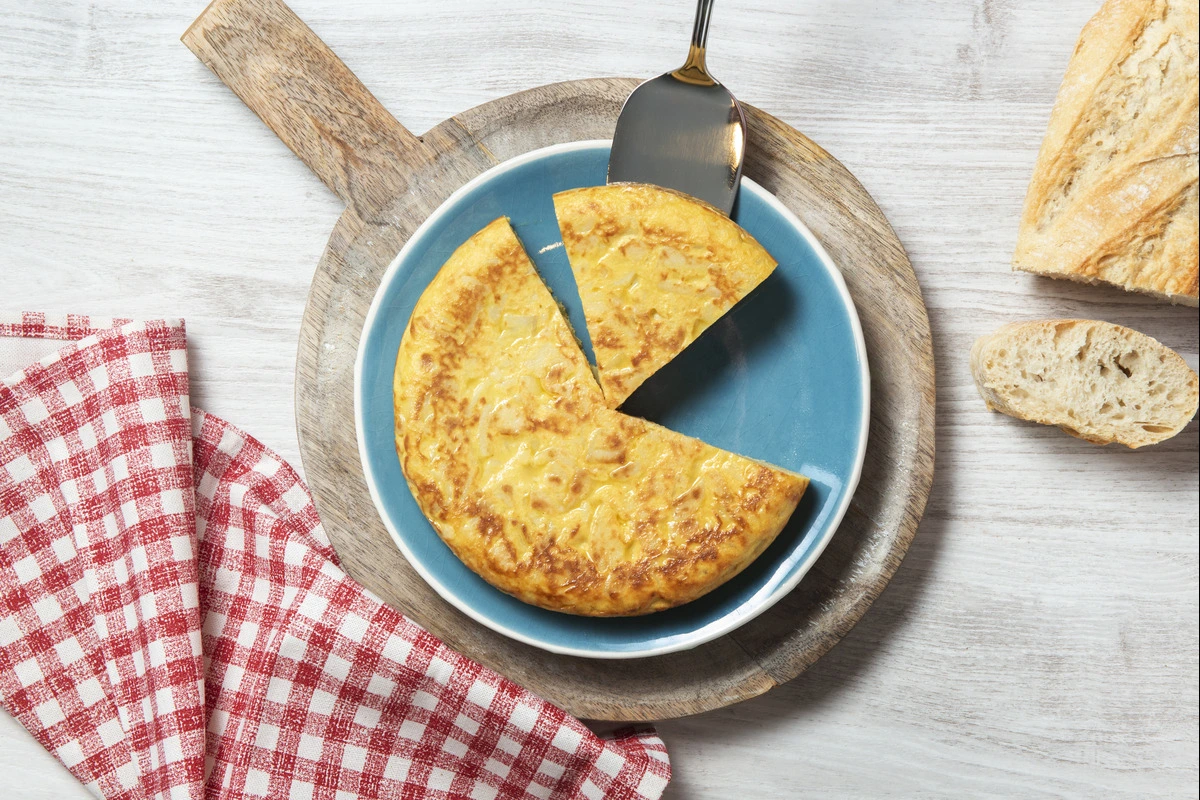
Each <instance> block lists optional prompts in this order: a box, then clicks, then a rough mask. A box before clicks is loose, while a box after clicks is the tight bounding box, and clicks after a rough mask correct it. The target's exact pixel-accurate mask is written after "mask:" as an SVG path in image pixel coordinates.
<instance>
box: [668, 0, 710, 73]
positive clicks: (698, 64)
mask: <svg viewBox="0 0 1200 800" xmlns="http://www.w3.org/2000/svg"><path fill="white" fill-rule="evenodd" d="M712 7H713V0H697V2H696V21H695V22H694V23H693V24H692V44H691V46H690V47H689V48H688V56H687V61H686V62H685V63H684V65H683V66H682V67H680V68H679V69H677V70H675V72H674V75H675V77H676V78H679V79H680V80H683V81H687V82H688V83H694V84H699V85H703V86H711V85H713V84H714V83H716V81H714V80H713V78H712V76H711V75H709V74H708V66H707V65H706V64H705V60H704V55H705V48H706V46H707V42H708V19H709V17H711V16H712Z"/></svg>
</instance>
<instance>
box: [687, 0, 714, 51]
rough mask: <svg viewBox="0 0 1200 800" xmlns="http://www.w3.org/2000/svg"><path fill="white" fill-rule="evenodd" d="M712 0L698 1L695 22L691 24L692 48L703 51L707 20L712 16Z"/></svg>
mask: <svg viewBox="0 0 1200 800" xmlns="http://www.w3.org/2000/svg"><path fill="white" fill-rule="evenodd" d="M712 8H713V0H698V1H697V3H696V21H695V22H694V23H693V24H692V47H694V48H696V49H697V50H700V51H703V50H704V48H705V46H706V43H707V42H708V19H709V17H711V16H712Z"/></svg>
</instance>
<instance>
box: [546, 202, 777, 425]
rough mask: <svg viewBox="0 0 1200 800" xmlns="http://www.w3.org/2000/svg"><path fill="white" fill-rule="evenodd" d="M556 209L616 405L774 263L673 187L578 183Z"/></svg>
mask: <svg viewBox="0 0 1200 800" xmlns="http://www.w3.org/2000/svg"><path fill="white" fill-rule="evenodd" d="M554 210H555V212H556V214H557V215H558V224H559V229H560V230H561V232H562V239H563V245H564V247H565V248H566V251H567V257H568V258H569V259H570V262H571V271H572V272H574V273H575V283H576V284H577V285H578V287H579V299H580V300H582V301H583V313H584V316H585V318H586V319H587V328H588V334H589V335H590V336H591V339H592V349H593V350H594V351H595V354H596V367H597V372H598V373H599V376H600V385H601V387H603V389H604V396H605V397H606V398H607V400H608V405H609V406H610V407H612V408H616V407H618V406H620V405H621V404H622V403H623V402H625V399H626V398H628V397H629V395H631V394H633V391H634V390H635V389H637V387H639V386H641V385H642V383H643V382H644V381H645V380H646V379H647V378H649V377H650V376H651V375H653V374H654V373H655V372H657V371H658V369H659V368H660V367H662V366H663V365H664V364H666V363H667V362H668V361H670V360H671V359H673V358H674V357H675V356H677V355H678V354H679V353H680V352H681V351H682V350H683V349H684V348H685V347H687V346H688V345H689V344H691V343H692V342H693V341H695V339H696V337H698V336H699V335H700V334H701V333H703V332H704V331H705V330H706V329H707V328H708V327H709V326H710V325H712V324H713V323H714V322H716V321H717V320H718V319H719V318H720V317H721V315H723V314H724V313H725V312H726V311H728V310H729V309H730V308H732V307H733V306H734V305H735V304H736V303H737V302H738V301H739V300H741V299H742V298H743V297H745V296H746V295H747V294H749V293H750V291H751V290H752V289H754V287H756V286H758V285H759V284H760V283H762V281H763V280H764V279H765V278H766V277H767V276H768V275H770V274H771V272H772V271H773V270H774V269H775V266H776V263H775V259H773V258H771V255H770V253H768V252H767V251H766V250H765V249H764V248H763V246H762V245H760V244H759V243H758V242H757V241H755V239H754V237H752V236H751V235H750V234H749V233H747V232H746V231H745V230H743V229H742V228H741V227H740V226H739V225H738V224H737V223H735V222H734V221H733V220H731V219H729V217H727V216H725V215H724V214H722V213H721V212H720V211H718V210H717V209H715V208H713V207H712V206H710V205H708V204H707V203H704V202H702V201H700V200H697V199H695V198H693V197H689V196H687V195H685V194H681V193H680V192H676V191H673V190H671V189H663V188H661V187H658V186H650V185H648V184H636V183H617V184H609V185H607V186H591V187H587V188H583V189H572V190H570V191H566V192H560V193H558V194H556V195H554Z"/></svg>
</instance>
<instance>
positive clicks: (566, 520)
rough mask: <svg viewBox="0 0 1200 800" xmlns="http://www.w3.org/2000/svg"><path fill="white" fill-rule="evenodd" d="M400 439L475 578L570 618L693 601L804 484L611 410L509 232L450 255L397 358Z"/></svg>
mask: <svg viewBox="0 0 1200 800" xmlns="http://www.w3.org/2000/svg"><path fill="white" fill-rule="evenodd" d="M394 398H395V408H396V448H397V452H398V454H399V457H400V461H401V466H402V468H403V471H404V475H405V478H406V479H407V480H408V483H409V486H410V488H411V489H412V492H413V496H414V497H415V498H416V499H417V503H418V504H419V505H420V507H421V510H422V511H423V512H424V513H425V515H426V516H427V517H428V518H429V520H430V521H431V522H432V523H433V526H434V528H435V529H436V530H437V532H438V534H439V535H440V536H441V538H442V539H443V541H445V542H446V544H447V545H448V546H449V547H450V549H451V550H453V551H454V553H455V554H456V555H457V556H458V557H459V558H460V559H462V561H463V562H464V563H465V564H466V565H467V566H468V567H470V568H471V569H472V570H473V571H475V572H476V573H478V574H479V575H481V576H482V577H484V578H485V579H486V580H487V581H488V582H490V583H491V584H492V585H494V586H496V587H497V588H499V589H501V590H503V591H505V592H508V593H509V594H512V595H514V596H516V597H518V598H520V599H521V600H524V601H525V602H528V603H532V604H535V605H538V606H542V607H544V608H550V609H554V610H558V611H565V612H569V613H574V614H585V615H594V616H615V615H633V614H645V613H650V612H652V611H658V610H661V609H664V608H669V607H671V606H675V605H679V604H680V603H686V602H688V601H689V600H693V599H695V598H696V597H699V596H700V595H702V594H704V593H706V592H708V591H710V590H712V589H713V588H715V587H716V586H719V585H720V584H721V583H724V582H725V581H727V580H728V579H729V578H731V577H733V576H734V575H736V574H737V573H738V572H740V571H741V570H742V569H743V568H744V567H745V566H746V565H747V564H749V563H750V562H751V561H753V560H754V558H755V557H757V556H758V554H759V553H761V552H762V550H764V549H765V548H766V547H767V545H769V544H770V543H771V542H772V541H773V540H774V539H775V537H776V536H777V535H778V533H779V531H780V530H781V529H782V528H783V526H784V524H785V523H786V522H787V520H788V518H789V517H790V516H791V513H792V511H793V510H794V509H795V507H796V504H797V503H798V502H799V500H800V497H801V495H802V494H803V492H804V489H805V487H806V486H807V484H808V480H807V479H806V478H803V477H801V476H798V475H794V474H792V473H789V472H786V471H784V470H780V469H776V468H774V467H770V466H767V465H764V464H759V463H757V462H754V461H751V460H750V459H746V458H743V457H741V456H737V455H734V454H732V453H727V452H724V451H721V450H718V449H716V448H714V447H710V446H709V445H706V444H704V443H703V442H700V441H697V440H696V439H691V438H689V437H686V436H682V435H680V434H677V433H673V432H671V431H668V430H666V429H664V428H661V427H659V426H657V425H654V424H652V423H649V422H646V421H644V420H641V419H637V418H634V417H629V416H625V415H624V414H620V413H618V412H616V411H613V410H611V409H609V408H608V407H607V406H606V404H605V401H604V397H603V396H602V394H601V392H600V389H599V387H598V386H597V385H596V382H595V380H594V378H593V377H592V374H591V370H590V368H589V366H588V363H587V361H586V359H585V358H584V357H583V354H582V352H580V350H579V347H578V345H577V344H576V342H575V340H574V338H573V336H572V334H571V331H570V329H569V328H568V326H567V324H566V321H565V320H564V319H563V317H562V314H561V312H560V311H559V309H558V307H557V305H556V304H555V303H554V299H553V298H552V297H551V295H550V293H549V291H548V290H547V289H546V287H545V285H544V284H543V283H542V281H541V279H540V278H539V277H538V275H537V273H536V271H535V270H534V268H533V265H532V263H530V261H529V258H528V257H527V256H526V255H525V252H524V250H523V249H522V248H521V246H520V243H519V242H518V241H517V239H516V236H515V235H514V234H513V232H512V229H511V228H510V227H509V225H508V223H507V221H506V220H504V219H500V220H496V221H495V222H493V223H492V224H491V225H489V226H487V227H486V228H484V229H483V230H482V231H480V232H479V233H478V234H476V235H475V236H474V237H472V238H471V239H470V240H469V241H468V242H467V243H466V244H464V245H463V246H462V247H461V248H459V250H457V251H456V252H455V253H454V255H453V256H451V258H450V259H449V260H448V261H447V262H446V264H445V266H443V267H442V269H441V271H440V272H439V273H438V275H437V276H436V277H435V278H434V280H433V281H432V282H431V283H430V285H429V287H428V288H427V289H426V290H425V293H424V294H423V295H422V296H421V298H420V300H419V301H418V303H417V306H416V308H415V309H414V311H413V316H412V319H411V321H410V322H409V325H408V327H407V329H406V331H405V335H404V338H403V341H402V343H401V345H400V351H399V353H398V355H397V361H396V377H395V385H394Z"/></svg>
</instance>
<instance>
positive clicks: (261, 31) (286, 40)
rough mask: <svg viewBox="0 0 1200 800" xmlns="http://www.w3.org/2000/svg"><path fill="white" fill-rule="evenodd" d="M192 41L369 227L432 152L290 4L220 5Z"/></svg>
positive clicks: (236, 0)
mask: <svg viewBox="0 0 1200 800" xmlns="http://www.w3.org/2000/svg"><path fill="white" fill-rule="evenodd" d="M182 40H183V43H184V44H186V45H187V46H188V49H190V50H191V51H192V52H193V53H195V54H196V56H197V57H198V58H199V59H200V60H201V61H203V62H204V63H205V64H206V65H207V66H208V67H209V69H211V70H212V71H213V72H215V73H216V75H217V77H218V78H220V79H221V81H222V82H223V83H225V85H226V86H228V87H229V88H230V89H232V90H233V91H234V93H235V94H237V96H238V97H240V98H241V99H242V101H243V102H244V103H245V104H246V105H247V106H249V107H250V110H252V111H253V112H254V113H255V114H257V115H258V116H259V117H260V118H261V119H262V121H263V122H265V123H266V124H267V126H268V127H269V128H270V129H271V130H273V131H275V133H276V134H277V135H278V136H279V138H280V139H282V140H283V142H284V144H286V145H287V146H288V147H290V148H291V149H292V152H294V153H295V154H296V155H298V156H299V157H300V159H301V160H302V161H303V162H304V163H305V164H307V165H308V167H309V169H311V170H312V171H313V172H314V173H316V175H317V177H319V178H320V179H321V180H322V181H323V182H324V183H325V185H326V186H328V187H329V188H330V189H332V190H333V191H334V193H336V194H337V195H338V196H339V197H341V198H342V200H343V201H345V203H346V205H348V206H350V207H352V208H353V209H354V210H355V211H356V212H357V213H358V216H359V217H360V218H362V219H364V220H370V219H374V218H376V217H377V216H378V215H379V212H380V211H381V210H382V208H383V206H384V204H385V203H387V202H388V201H389V200H390V199H391V198H394V197H395V196H396V195H397V194H399V193H400V192H401V191H402V190H403V187H404V185H405V173H406V172H407V170H406V168H405V163H406V162H408V161H412V160H414V159H422V158H424V157H425V154H424V153H423V152H422V151H423V145H421V143H420V142H419V141H418V139H417V138H416V137H415V136H413V135H412V134H411V133H409V132H408V131H407V130H406V129H405V128H404V126H403V125H401V124H400V123H399V122H397V121H396V118H395V117H393V116H392V115H391V114H390V113H388V111H387V109H385V108H384V107H383V106H382V105H381V104H380V103H379V101H378V100H376V99H375V97H374V96H373V95H372V94H371V93H370V92H369V91H367V88H366V87H365V86H363V85H362V83H360V82H359V80H358V78H356V77H355V76H354V73H352V72H351V71H350V70H349V68H347V67H346V65H345V64H343V63H342V61H341V59H339V58H338V57H337V56H336V55H334V53H333V51H332V50H330V49H329V48H328V47H327V46H326V45H325V43H324V42H322V41H321V40H320V39H319V38H318V37H317V35H316V34H315V33H313V32H312V30H311V29H310V28H309V27H308V26H307V25H305V24H304V23H303V22H302V21H301V20H300V18H299V17H297V16H296V15H295V14H294V13H292V10H291V9H290V8H288V7H287V5H285V4H284V3H283V2H282V0H214V2H213V3H212V4H211V5H210V6H209V7H208V8H206V9H205V10H204V12H203V13H202V14H201V15H200V16H199V17H198V18H197V19H196V21H195V22H193V23H192V26H191V27H190V28H188V30H187V32H186V33H184V35H183V37H182Z"/></svg>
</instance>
